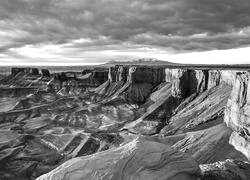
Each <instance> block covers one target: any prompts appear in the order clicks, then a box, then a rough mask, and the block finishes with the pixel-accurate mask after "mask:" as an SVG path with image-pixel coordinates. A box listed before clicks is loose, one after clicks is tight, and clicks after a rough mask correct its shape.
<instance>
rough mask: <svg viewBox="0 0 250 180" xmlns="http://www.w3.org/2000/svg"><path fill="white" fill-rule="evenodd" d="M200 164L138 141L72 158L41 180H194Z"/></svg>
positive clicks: (175, 153)
mask: <svg viewBox="0 0 250 180" xmlns="http://www.w3.org/2000/svg"><path fill="white" fill-rule="evenodd" d="M199 176H200V169H199V167H198V164H197V163H196V162H195V161H194V160H192V158H190V157H189V156H188V155H187V154H184V153H180V152H178V151H175V150H173V149H171V148H170V147H169V146H167V145H165V144H160V143H157V142H152V141H147V140H144V139H142V138H137V139H135V140H133V141H132V142H129V143H127V144H125V145H123V146H121V147H119V148H116V149H112V150H110V151H105V152H101V153H97V154H96V155H95V156H93V157H91V156H87V157H80V158H75V159H72V160H70V161H68V162H66V163H64V164H62V165H61V166H59V167H58V168H56V169H55V170H53V171H52V172H50V173H48V174H45V175H43V176H41V177H39V178H38V180H55V179H57V180H62V179H72V180H78V179H79V180H80V179H86V180H87V179H90V180H93V179H124V180H128V179H138V180H140V179H141V180H145V179H148V180H151V179H159V180H161V179H162V180H166V179H168V180H181V179H186V180H195V179H197V177H199Z"/></svg>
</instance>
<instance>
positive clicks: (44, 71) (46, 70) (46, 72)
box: [41, 69, 50, 77]
mask: <svg viewBox="0 0 250 180" xmlns="http://www.w3.org/2000/svg"><path fill="white" fill-rule="evenodd" d="M41 71H42V76H43V77H50V72H49V70H48V69H42V70H41Z"/></svg>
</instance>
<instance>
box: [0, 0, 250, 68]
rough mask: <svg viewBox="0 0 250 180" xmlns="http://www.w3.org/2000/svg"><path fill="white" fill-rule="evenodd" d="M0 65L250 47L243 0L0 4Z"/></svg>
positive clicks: (248, 9)
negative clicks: (13, 60) (11, 61)
mask: <svg viewBox="0 0 250 180" xmlns="http://www.w3.org/2000/svg"><path fill="white" fill-rule="evenodd" d="M0 42H1V44H0V62H1V61H2V62H3V61H7V60H8V59H10V60H11V59H16V61H17V62H27V63H28V62H30V63H32V62H35V61H37V59H39V60H40V61H43V62H44V63H46V62H58V61H60V59H61V60H62V59H63V61H64V62H69V63H71V62H72V63H74V62H78V63H80V62H90V61H91V62H95V63H96V62H105V61H107V60H109V59H113V58H118V59H126V58H135V57H137V56H136V54H140V53H142V54H143V52H145V53H146V54H147V53H150V54H153V53H158V54H159V53H160V54H162V53H165V54H173V53H183V52H196V51H209V50H225V49H233V48H240V47H247V46H249V45H250V3H249V0H74V1H72V0H4V1H0Z"/></svg>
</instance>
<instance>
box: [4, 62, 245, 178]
mask: <svg viewBox="0 0 250 180" xmlns="http://www.w3.org/2000/svg"><path fill="white" fill-rule="evenodd" d="M249 70H250V68H244V67H235V68H232V67H209V66H184V65H178V64H174V65H150V66H146V65H128V64H123V65H114V66H111V65H110V66H105V67H94V68H87V67H85V68H83V70H82V72H57V73H52V72H50V71H49V70H48V69H42V70H40V69H38V68H12V70H11V74H9V75H5V76H3V77H1V78H0V134H1V136H0V166H1V167H0V179H6V180H12V179H20V180H33V179H38V180H69V179H71V180H78V179H79V180H80V179H89V180H94V179H95V180H99V179H103V180H105V179H112V180H117V179H121V180H129V179H133V180H141V179H143V180H146V179H148V180H153V179H157V180H183V179H186V180H198V179H200V180H212V179H214V180H247V179H250V171H249V170H250V164H249V160H250V129H249V126H250V120H249V118H250V73H249Z"/></svg>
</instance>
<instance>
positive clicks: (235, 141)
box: [225, 72, 250, 159]
mask: <svg viewBox="0 0 250 180" xmlns="http://www.w3.org/2000/svg"><path fill="white" fill-rule="evenodd" d="M234 82H235V83H234V86H233V90H232V92H231V96H230V99H229V100H228V103H227V108H226V112H225V122H226V124H227V125H228V126H229V127H230V128H232V130H233V131H234V132H233V133H232V135H231V137H230V143H231V144H232V145H233V146H234V147H235V148H236V149H237V150H239V151H241V152H242V153H243V154H245V155H246V157H247V158H248V159H250V134H249V132H250V128H249V127H250V74H249V72H241V73H237V75H236V77H235V81H234Z"/></svg>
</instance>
